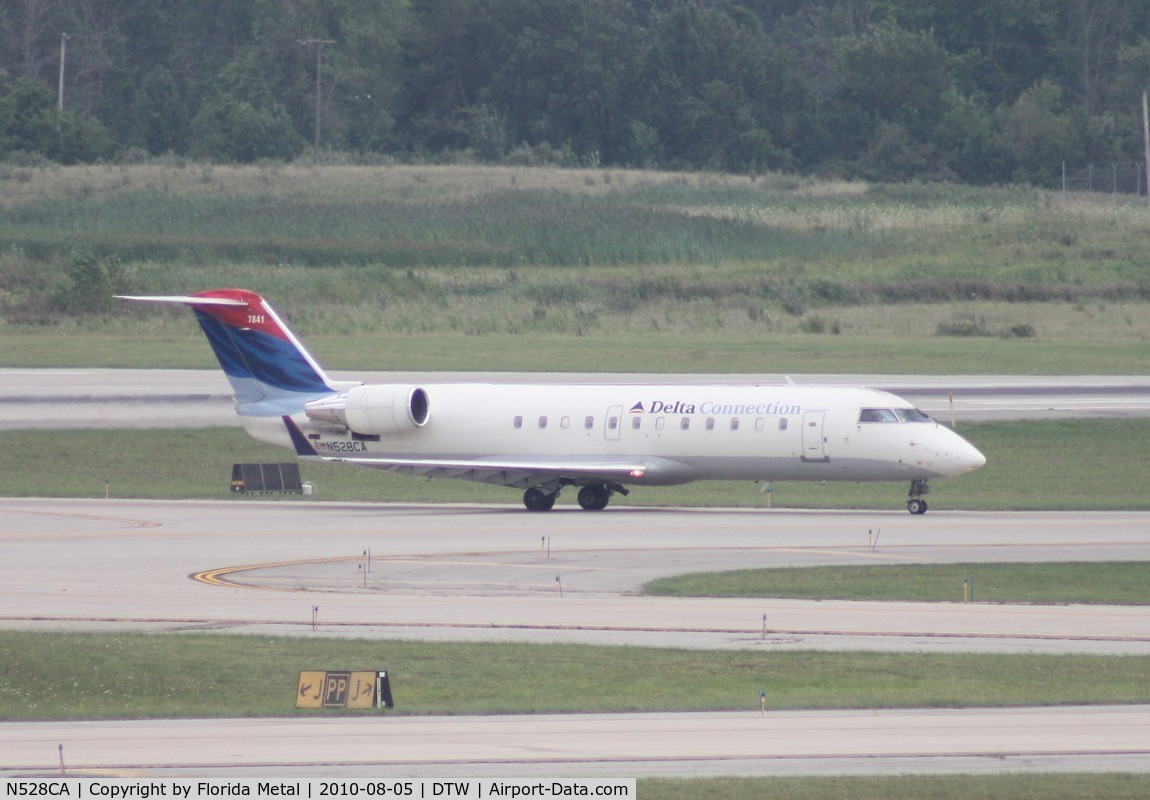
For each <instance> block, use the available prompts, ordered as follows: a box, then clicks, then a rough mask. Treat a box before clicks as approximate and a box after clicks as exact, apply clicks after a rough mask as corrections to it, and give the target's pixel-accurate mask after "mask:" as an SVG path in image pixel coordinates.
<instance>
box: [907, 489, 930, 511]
mask: <svg viewBox="0 0 1150 800" xmlns="http://www.w3.org/2000/svg"><path fill="white" fill-rule="evenodd" d="M929 493H930V487H929V486H927V485H926V481H911V482H910V493H909V494H908V495H907V496H908V497H909V498H910V499H909V500H907V501H906V510H907V511H909V512H910V513H912V514H914V515H915V516H921V515H923V514H925V513H926V509H927V505H926V501H925V500H923V499H922V498H923V495H925V494H929Z"/></svg>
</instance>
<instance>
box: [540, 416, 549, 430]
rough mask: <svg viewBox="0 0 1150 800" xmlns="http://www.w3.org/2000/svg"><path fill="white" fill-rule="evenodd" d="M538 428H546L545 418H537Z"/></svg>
mask: <svg viewBox="0 0 1150 800" xmlns="http://www.w3.org/2000/svg"><path fill="white" fill-rule="evenodd" d="M539 427H540V428H546V427H547V417H540V418H539Z"/></svg>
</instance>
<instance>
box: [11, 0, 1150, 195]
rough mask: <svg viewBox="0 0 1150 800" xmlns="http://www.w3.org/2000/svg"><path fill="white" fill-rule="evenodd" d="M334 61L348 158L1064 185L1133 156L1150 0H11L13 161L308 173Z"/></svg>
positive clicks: (335, 135)
mask: <svg viewBox="0 0 1150 800" xmlns="http://www.w3.org/2000/svg"><path fill="white" fill-rule="evenodd" d="M65 32H66V33H67V34H68V38H67V40H66V42H65V41H64V40H62V36H61V34H62V33H65ZM64 43H66V45H67V63H66V70H65V97H64V101H65V102H64V106H65V110H64V112H63V113H62V114H60V113H58V112H57V107H56V104H57V97H56V81H57V76H58V67H59V56H60V50H61V45H62V44H64ZM317 56H318V63H319V70H320V84H319V86H320V93H321V98H320V99H321V102H320V106H319V107H320V112H319V113H320V126H321V132H322V133H321V135H322V140H323V143H324V145H325V147H326V148H327V149H330V150H336V151H349V152H353V153H362V154H372V153H375V154H386V155H387V156H390V157H396V158H409V157H418V158H438V157H456V156H457V155H458V154H461V153H462V154H466V155H467V157H472V158H481V159H492V160H505V159H511V160H516V161H526V162H529V161H531V160H549V161H559V162H561V163H583V164H592V165H593V164H602V165H631V166H663V167H681V168H707V169H720V170H732V171H741V172H756V171H764V170H772V169H773V170H777V169H785V170H801V171H818V172H825V173H832V174H839V175H844V176H862V177H868V178H873V179H878V180H905V179H924V180H931V179H951V180H964V181H971V182H979V183H989V182H1005V181H1031V182H1038V183H1051V182H1052V181H1053V180H1055V178H1056V176H1057V175H1058V173H1059V170H1060V168H1061V162H1062V161H1063V160H1067V161H1071V162H1076V163H1086V162H1096V163H1102V162H1104V161H1108V160H1116V161H1117V160H1122V161H1133V160H1137V159H1138V157H1139V154H1140V151H1141V146H1140V133H1139V131H1140V119H1139V114H1140V106H1139V93H1140V92H1141V91H1142V89H1143V88H1145V87H1146V86H1147V84H1150V2H1147V1H1146V0H1061V1H1058V0H1005V1H1004V0H994V2H991V0H967V1H966V2H962V3H957V2H942V1H941V0H936V2H932V3H919V2H913V0H804V2H799V0H710V1H709V2H699V1H698V0H197V2H195V3H189V2H180V1H179V0H8V2H5V3H3V4H0V158H4V157H9V156H11V155H12V154H15V153H26V154H38V155H40V156H42V157H45V158H50V159H53V160H57V161H61V162H76V161H91V160H95V159H102V158H113V157H117V156H118V155H120V154H123V153H139V152H141V151H143V152H146V153H150V154H154V155H159V154H164V153H175V154H180V155H183V154H187V155H189V156H193V157H197V158H205V159H213V160H221V161H239V162H244V161H252V160H258V159H262V158H271V159H290V158H293V157H295V156H297V155H299V154H300V153H302V152H304V151H305V150H306V149H307V147H308V145H309V144H310V142H311V141H312V137H313V136H314V130H315V125H316V116H315V115H316V99H317V98H316V65H317Z"/></svg>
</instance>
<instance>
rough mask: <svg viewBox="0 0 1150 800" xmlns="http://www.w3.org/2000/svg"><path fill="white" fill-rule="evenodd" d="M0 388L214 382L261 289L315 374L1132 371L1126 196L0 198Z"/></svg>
mask: <svg viewBox="0 0 1150 800" xmlns="http://www.w3.org/2000/svg"><path fill="white" fill-rule="evenodd" d="M0 188H3V189H4V191H3V192H0V242H3V243H4V247H3V249H0V341H2V344H3V347H0V365H6V366H34V365H38V366H69V365H89V366H99V365H104V366H157V367H160V366H164V367H178V366H208V365H209V363H210V355H209V354H208V353H207V351H206V348H203V347H201V346H199V344H200V343H197V344H196V345H189V344H187V343H185V342H183V341H182V340H183V339H184V338H185V337H186V338H189V339H192V338H196V334H194V333H193V331H194V328H193V327H192V326H191V325H190V324H189V320H188V319H187V315H186V314H178V313H176V310H173V309H155V308H139V307H126V306H124V305H121V304H115V303H113V302H112V301H111V300H110V296H111V295H112V294H114V293H125V292H127V293H131V292H138V293H148V294H152V293H154V294H173V293H180V294H182V293H186V292H189V291H195V290H199V289H204V288H211V287H215V286H236V285H239V286H245V287H248V288H252V289H255V290H257V291H260V292H261V293H263V294H264V295H266V296H267V297H269V298H270V299H272V301H273V302H274V303H275V305H276V306H277V308H278V309H280V311H281V312H283V313H284V315H285V316H286V317H287V318H288V319H289V320H290V321H291V323H292V324H293V325H294V326H295V327H296V329H297V332H298V333H300V334H302V335H303V336H304V338H305V339H306V340H307V341H309V342H310V343H311V344H312V345H313V347H314V349H315V350H316V352H317V354H318V355H319V356H320V357H321V360H322V361H324V362H325V363H326V364H328V366H331V367H335V368H361V369H408V368H419V369H431V370H439V369H460V368H477V369H513V370H528V371H534V370H548V371H549V370H561V371H570V370H575V371H586V370H592V371H599V370H602V371H610V372H622V371H634V369H635V365H636V364H642V365H643V369H644V370H647V371H656V372H674V371H682V370H683V365H684V364H691V365H704V364H705V365H706V370H707V371H709V372H719V373H722V372H780V371H781V372H840V371H850V372H894V373H909V372H927V373H929V372H939V371H940V370H941V369H945V370H947V371H951V372H999V373H1008V374H1058V373H1109V374H1140V373H1143V372H1145V371H1146V370H1147V369H1148V368H1150V358H1148V356H1147V349H1146V345H1147V342H1148V341H1150V302H1148V298H1150V279H1148V278H1147V277H1146V276H1147V274H1148V272H1147V269H1146V266H1147V255H1146V252H1145V248H1144V246H1143V243H1144V241H1145V236H1146V233H1147V231H1148V229H1150V214H1148V213H1147V212H1146V210H1145V208H1144V207H1143V206H1142V205H1141V204H1138V203H1136V202H1135V200H1133V199H1129V200H1125V199H1120V198H1114V197H1110V196H1101V195H1070V196H1063V195H1058V194H1051V193H1047V192H1040V191H1037V190H1027V189H1021V188H1014V189H971V188H966V187H960V186H945V185H937V186H882V185H877V186H872V185H868V184H862V183H858V184H841V183H833V182H819V181H812V180H806V179H799V178H794V177H789V176H766V177H761V178H759V179H757V180H753V181H752V180H750V179H749V178H746V177H739V176H722V175H704V174H675V173H643V172H627V171H593V170H554V169H550V170H545V169H541V170H527V169H511V168H495V167H490V168H487V167H483V168H481V167H454V168H449V167H378V168H366V167H362V168H349V167H329V168H321V169H318V170H307V169H299V168H294V167H275V166H264V167H236V168H224V167H209V166H202V165H193V164H185V163H169V164H153V165H134V166H122V167H121V166H116V167H78V168H69V169H33V170H23V171H18V172H15V173H11V172H10V173H4V174H0Z"/></svg>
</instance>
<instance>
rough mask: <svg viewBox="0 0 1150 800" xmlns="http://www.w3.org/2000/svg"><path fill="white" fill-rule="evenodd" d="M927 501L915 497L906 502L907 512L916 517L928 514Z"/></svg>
mask: <svg viewBox="0 0 1150 800" xmlns="http://www.w3.org/2000/svg"><path fill="white" fill-rule="evenodd" d="M926 508H927V506H926V501H925V500H923V499H922V498H921V497H915V498H912V499H910V500H908V501H907V502H906V510H907V511H909V512H910V513H912V514H914V515H915V516H922V515H923V514H925V513H926Z"/></svg>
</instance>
